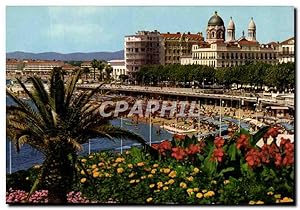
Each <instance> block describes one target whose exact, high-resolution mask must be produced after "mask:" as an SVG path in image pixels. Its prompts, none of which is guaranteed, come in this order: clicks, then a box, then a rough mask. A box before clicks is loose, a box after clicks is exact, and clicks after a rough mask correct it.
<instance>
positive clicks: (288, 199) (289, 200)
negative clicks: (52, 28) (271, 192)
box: [280, 197, 294, 203]
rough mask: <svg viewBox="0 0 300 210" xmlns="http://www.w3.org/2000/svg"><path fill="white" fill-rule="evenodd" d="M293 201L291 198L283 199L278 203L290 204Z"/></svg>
mask: <svg viewBox="0 0 300 210" xmlns="http://www.w3.org/2000/svg"><path fill="white" fill-rule="evenodd" d="M293 201H294V200H293V199H292V198H288V197H284V198H283V199H282V200H280V203H290V202H293Z"/></svg>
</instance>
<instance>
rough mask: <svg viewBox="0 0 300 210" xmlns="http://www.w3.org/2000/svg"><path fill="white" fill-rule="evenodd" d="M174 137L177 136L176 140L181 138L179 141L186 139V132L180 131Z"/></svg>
mask: <svg viewBox="0 0 300 210" xmlns="http://www.w3.org/2000/svg"><path fill="white" fill-rule="evenodd" d="M174 138H175V139H176V140H179V141H181V140H184V139H185V134H180V133H178V134H175V135H174Z"/></svg>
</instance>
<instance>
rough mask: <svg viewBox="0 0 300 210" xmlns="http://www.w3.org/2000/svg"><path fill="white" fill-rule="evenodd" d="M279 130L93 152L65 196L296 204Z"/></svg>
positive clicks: (290, 158) (290, 147)
mask: <svg viewBox="0 0 300 210" xmlns="http://www.w3.org/2000/svg"><path fill="white" fill-rule="evenodd" d="M281 132H282V131H280V129H278V128H271V129H268V128H265V129H263V130H261V131H260V132H258V133H257V134H256V135H254V136H251V135H250V134H249V133H247V132H245V131H242V132H241V133H240V134H236V135H235V136H233V137H232V138H231V139H229V140H226V141H225V140H224V139H223V138H221V137H216V138H213V137H209V138H207V139H206V140H205V141H202V142H198V140H197V139H196V138H189V137H187V136H176V135H175V136H174V138H173V140H172V141H163V142H162V143H160V144H156V145H153V146H152V148H153V151H149V152H144V151H143V150H142V149H138V148H132V149H131V150H129V151H126V152H125V153H124V154H123V155H120V154H114V153H109V152H102V153H92V154H90V155H89V156H87V157H82V158H81V159H80V164H78V166H77V170H78V174H79V175H78V183H77V184H76V186H74V189H73V190H74V191H76V192H80V194H75V193H73V194H71V195H72V196H73V198H76V199H68V200H69V201H70V202H74V201H75V202H76V201H80V202H83V203H85V202H90V201H95V202H97V203H108V202H109V203H129V204H222V205H238V204H247V205H252V204H295V203H294V196H295V195H294V144H293V143H292V142H291V141H290V140H289V139H280V141H278V140H276V137H277V136H278V134H279V133H281ZM258 140H262V141H263V142H264V144H263V146H261V147H258V146H257V145H256V144H257V142H258ZM154 157H155V158H154ZM42 192H44V191H42ZM12 193H13V191H12V192H10V193H9V194H8V197H7V201H8V199H9V201H10V202H14V201H21V200H22V199H20V198H18V199H17V200H16V199H13V196H12V195H11V194H12ZM14 193H15V192H14ZM22 193H23V192H22ZM44 195H45V192H44V194H43V196H44ZM71 195H70V196H71ZM74 195H77V197H76V196H75V197H74ZM22 196H23V197H24V193H23V195H22ZM43 196H42V197H43ZM41 200H43V199H40V200H38V202H39V201H41Z"/></svg>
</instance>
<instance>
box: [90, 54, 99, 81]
mask: <svg viewBox="0 0 300 210" xmlns="http://www.w3.org/2000/svg"><path fill="white" fill-rule="evenodd" d="M91 65H92V68H93V69H94V80H95V79H96V68H98V66H99V61H97V60H96V59H94V60H92V63H91Z"/></svg>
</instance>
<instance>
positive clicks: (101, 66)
mask: <svg viewBox="0 0 300 210" xmlns="http://www.w3.org/2000/svg"><path fill="white" fill-rule="evenodd" d="M104 67H105V63H104V62H103V61H98V65H97V68H98V70H99V73H100V78H101V81H102V80H103V69H104Z"/></svg>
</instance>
